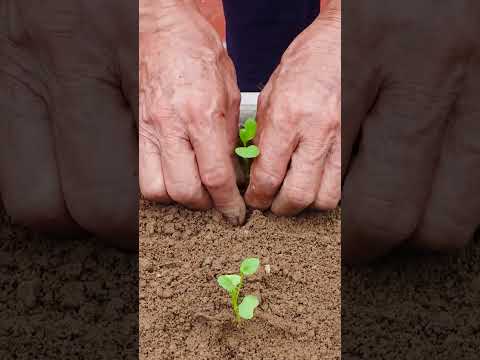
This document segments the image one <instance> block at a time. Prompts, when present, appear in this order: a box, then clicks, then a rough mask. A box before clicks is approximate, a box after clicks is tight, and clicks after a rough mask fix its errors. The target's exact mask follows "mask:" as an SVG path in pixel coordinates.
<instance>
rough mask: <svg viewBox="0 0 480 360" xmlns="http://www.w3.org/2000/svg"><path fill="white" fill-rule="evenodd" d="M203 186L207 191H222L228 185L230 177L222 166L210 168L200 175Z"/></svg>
mask: <svg viewBox="0 0 480 360" xmlns="http://www.w3.org/2000/svg"><path fill="white" fill-rule="evenodd" d="M201 179H202V183H203V185H205V187H207V188H208V189H213V190H215V189H222V188H225V187H227V186H228V185H229V183H230V181H231V176H230V174H229V171H228V169H227V168H225V167H224V166H217V167H211V168H209V169H207V170H206V171H204V172H203V173H202V174H201Z"/></svg>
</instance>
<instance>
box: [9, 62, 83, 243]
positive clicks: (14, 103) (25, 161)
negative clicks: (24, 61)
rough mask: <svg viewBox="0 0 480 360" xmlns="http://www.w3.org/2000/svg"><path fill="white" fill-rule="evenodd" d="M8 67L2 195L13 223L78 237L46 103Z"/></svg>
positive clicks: (11, 65)
mask: <svg viewBox="0 0 480 360" xmlns="http://www.w3.org/2000/svg"><path fill="white" fill-rule="evenodd" d="M12 67H14V64H10V66H4V67H2V68H3V70H4V71H5V72H2V71H1V70H0V113H1V114H2V119H1V120H0V194H1V197H2V199H3V202H4V205H5V208H6V210H7V212H8V213H9V215H10V216H11V217H12V219H13V220H14V221H15V222H16V223H18V224H22V225H25V226H28V227H31V228H33V229H35V230H37V231H42V232H48V233H55V234H71V233H76V232H80V227H79V226H78V225H77V224H76V223H75V222H74V221H73V219H72V217H71V216H70V214H69V212H68V210H67V208H66V205H65V202H64V199H63V193H62V190H61V186H60V179H59V174H58V169H57V164H56V160H55V154H54V147H53V145H54V142H53V136H52V133H51V127H50V123H49V117H48V112H47V108H46V106H45V102H44V101H43V100H42V99H41V97H40V95H39V94H35V93H34V92H33V91H32V90H31V89H32V88H37V89H38V87H37V86H36V84H35V81H34V79H32V78H29V77H26V78H24V80H23V81H17V80H16V79H15V78H14V77H13V76H12V74H13V73H16V71H12V72H11V71H10V70H12ZM16 70H19V68H16ZM7 72H8V73H10V74H7ZM16 75H20V74H19V73H17V74H16ZM24 84H30V87H27V86H25V85H24Z"/></svg>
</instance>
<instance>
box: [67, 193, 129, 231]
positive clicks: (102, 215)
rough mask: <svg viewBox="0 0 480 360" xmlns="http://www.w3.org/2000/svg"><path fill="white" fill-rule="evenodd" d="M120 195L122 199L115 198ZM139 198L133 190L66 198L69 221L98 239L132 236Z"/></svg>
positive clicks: (85, 194) (71, 195)
mask: <svg viewBox="0 0 480 360" xmlns="http://www.w3.org/2000/svg"><path fill="white" fill-rule="evenodd" d="M118 194H123V195H122V196H116V195H118ZM135 194H138V193H137V191H134V189H130V190H125V189H121V190H120V189H119V190H112V191H101V190H99V189H92V190H90V191H84V192H82V193H76V194H67V195H66V201H67V205H68V208H69V210H70V213H71V214H72V217H73V218H74V219H75V220H76V221H77V223H78V224H79V225H80V226H82V227H83V228H84V229H86V230H87V231H89V232H91V233H93V234H95V235H98V236H100V237H105V238H112V237H121V238H125V237H129V236H135V235H134V234H136V233H137V227H138V198H137V196H136V195H135Z"/></svg>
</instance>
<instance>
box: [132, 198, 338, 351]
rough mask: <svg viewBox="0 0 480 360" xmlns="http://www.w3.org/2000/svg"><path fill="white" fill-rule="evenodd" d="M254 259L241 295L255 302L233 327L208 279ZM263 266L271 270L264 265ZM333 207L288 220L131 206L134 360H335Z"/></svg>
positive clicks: (215, 287)
mask: <svg viewBox="0 0 480 360" xmlns="http://www.w3.org/2000/svg"><path fill="white" fill-rule="evenodd" d="M251 256H256V257H259V258H260V260H261V269H260V271H259V273H258V274H256V275H254V276H253V277H252V278H251V279H250V281H248V282H247V285H246V287H245V288H244V292H246V293H252V294H256V295H257V296H259V297H260V299H261V304H260V306H259V308H258V309H257V311H256V315H255V318H254V319H253V320H250V321H244V322H242V323H241V325H240V326H239V327H238V328H236V327H235V326H234V325H233V324H232V319H233V318H232V315H231V313H230V309H229V304H228V297H227V295H226V293H225V292H224V291H223V290H221V289H220V288H219V287H218V285H217V283H216V277H217V276H218V275H220V274H222V273H232V272H236V271H237V269H238V265H239V263H240V262H241V260H242V259H243V258H245V257H251ZM267 264H268V265H270V269H271V270H270V274H267V273H266V271H265V265H267ZM340 272H341V271H340V210H337V211H335V212H330V213H326V214H318V213H317V214H314V213H308V214H305V215H301V216H299V217H298V218H295V219H285V218H278V217H275V216H274V215H272V214H262V213H261V212H259V211H254V212H253V214H251V216H250V217H249V219H248V221H247V223H246V225H245V226H243V227H239V228H237V227H233V226H230V225H228V224H227V223H226V222H225V221H224V220H223V219H222V217H221V216H220V215H219V214H218V213H217V212H215V211H209V212H205V213H201V212H193V211H189V210H185V209H180V208H177V207H163V208H162V207H159V206H155V205H152V204H150V203H147V202H142V203H141V206H140V359H142V360H154V359H155V360H160V359H182V360H188V359H195V360H202V359H209V360H214V359H221V360H228V359H248V360H250V359H265V360H267V359H268V360H270V359H271V360H281V359H288V360H295V359H308V360H314V359H340Z"/></svg>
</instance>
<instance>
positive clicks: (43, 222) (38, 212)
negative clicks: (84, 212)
mask: <svg viewBox="0 0 480 360" xmlns="http://www.w3.org/2000/svg"><path fill="white" fill-rule="evenodd" d="M44 200H45V201H40V202H39V201H35V200H34V199H33V198H30V199H27V198H26V197H23V200H22V201H16V202H15V203H13V204H9V203H5V208H6V211H7V213H8V214H9V215H10V217H11V218H12V221H13V222H14V223H16V224H19V225H24V226H27V227H30V228H32V229H35V230H40V231H45V232H56V231H57V230H58V229H57V224H58V223H59V222H61V221H63V219H65V218H66V217H67V213H66V210H65V208H64V207H63V206H62V204H60V203H57V202H55V201H50V200H48V199H44Z"/></svg>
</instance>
